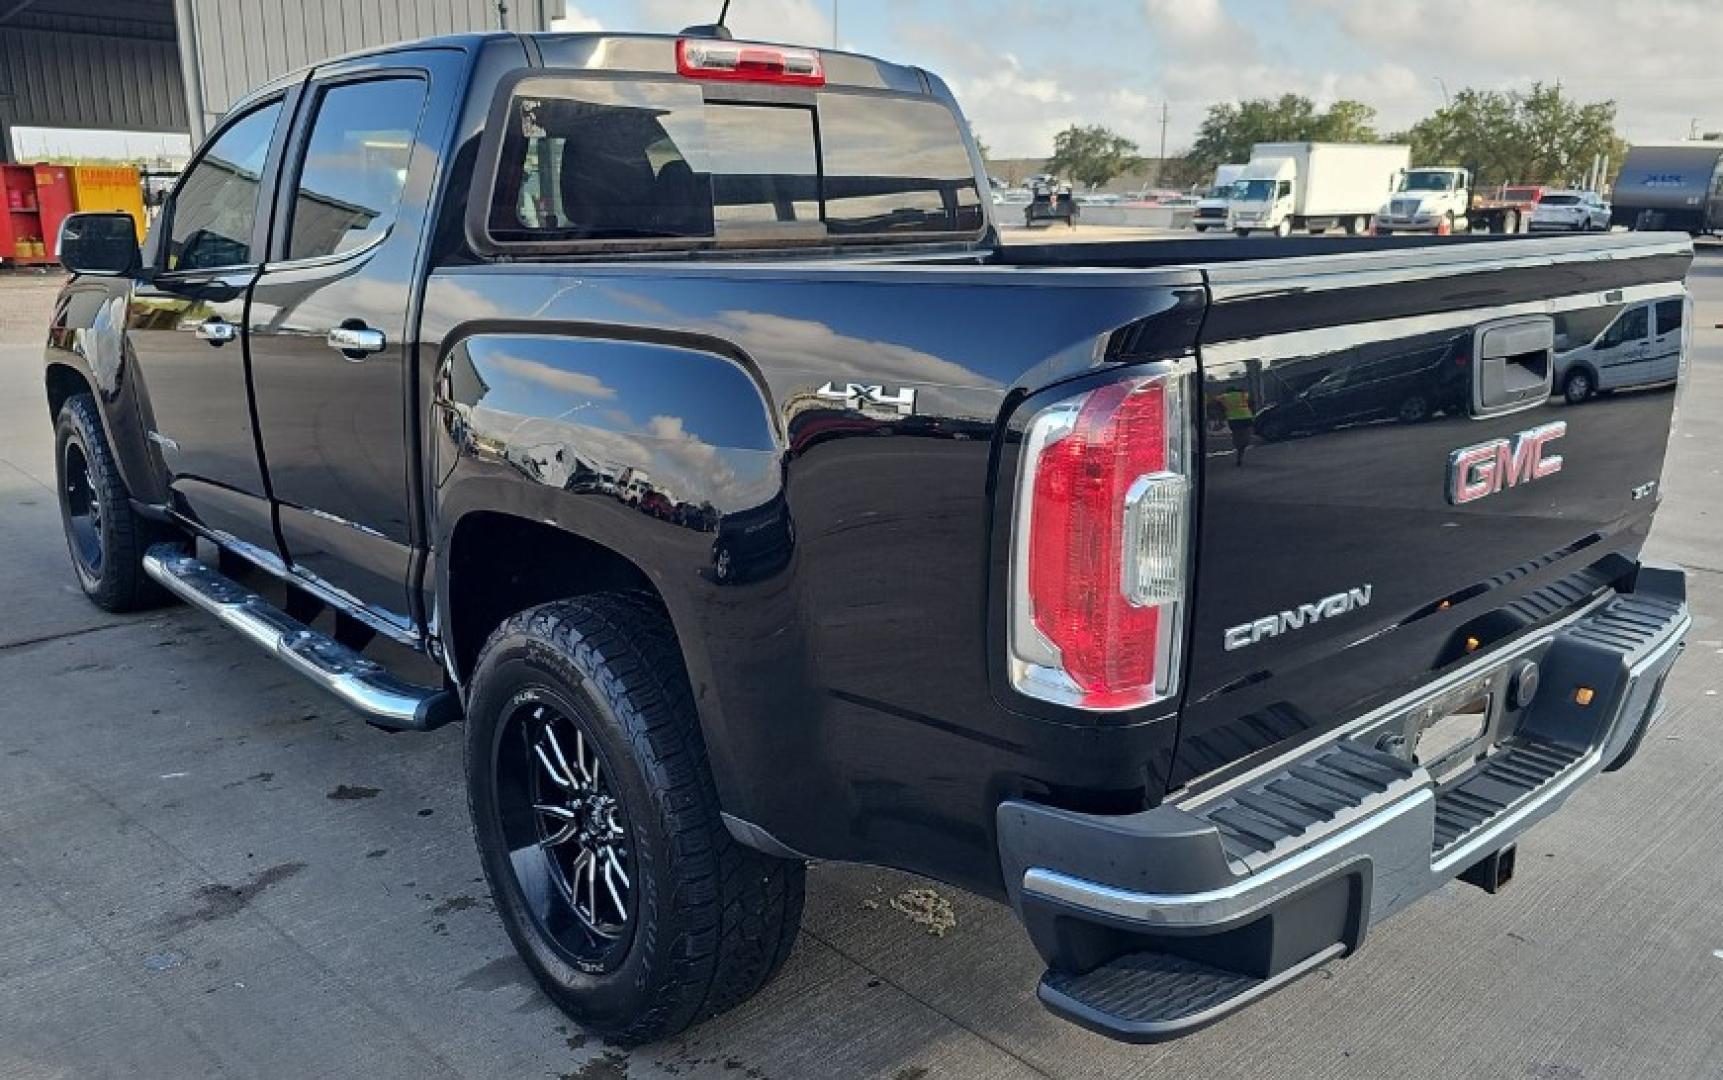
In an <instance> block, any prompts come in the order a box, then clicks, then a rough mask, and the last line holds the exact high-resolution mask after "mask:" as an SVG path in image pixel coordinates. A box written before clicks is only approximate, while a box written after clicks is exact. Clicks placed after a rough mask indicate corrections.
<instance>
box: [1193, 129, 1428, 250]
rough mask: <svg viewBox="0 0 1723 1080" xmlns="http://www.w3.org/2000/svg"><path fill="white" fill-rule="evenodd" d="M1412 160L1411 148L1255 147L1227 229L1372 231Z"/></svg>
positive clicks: (1370, 145)
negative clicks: (1384, 202)
mask: <svg viewBox="0 0 1723 1080" xmlns="http://www.w3.org/2000/svg"><path fill="white" fill-rule="evenodd" d="M1411 163H1412V149H1411V147H1408V146H1401V145H1397V144H1391V143H1308V142H1304V143H1257V144H1256V145H1255V146H1254V147H1252V148H1251V154H1250V164H1248V165H1246V166H1245V169H1244V173H1243V175H1242V176H1240V177H1239V179H1238V182H1237V183H1236V184H1235V185H1234V187H1233V200H1232V206H1231V208H1230V209H1229V211H1228V213H1227V225H1228V226H1229V227H1230V228H1231V229H1232V231H1233V232H1235V233H1237V234H1238V235H1240V236H1248V235H1249V234H1251V233H1253V232H1269V233H1273V234H1274V235H1276V236H1285V235H1287V234H1288V233H1290V232H1292V231H1293V230H1294V229H1303V230H1306V231H1308V232H1310V233H1312V234H1313V235H1314V234H1321V233H1324V232H1327V231H1328V230H1329V229H1345V230H1346V231H1347V232H1348V233H1352V234H1354V235H1359V234H1363V233H1366V232H1368V231H1369V230H1370V224H1371V219H1372V218H1373V217H1374V216H1375V215H1376V212H1377V211H1378V210H1380V209H1381V208H1382V203H1383V201H1384V200H1386V199H1387V198H1388V196H1389V194H1390V193H1392V192H1393V190H1394V186H1395V184H1396V182H1397V181H1398V180H1399V179H1400V174H1401V173H1403V172H1405V171H1406V168H1407V166H1409V165H1410V164H1411Z"/></svg>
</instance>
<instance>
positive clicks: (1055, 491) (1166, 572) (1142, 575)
mask: <svg viewBox="0 0 1723 1080" xmlns="http://www.w3.org/2000/svg"><path fill="white" fill-rule="evenodd" d="M1181 386H1182V384H1181V382H1180V381H1179V378H1178V377H1177V376H1154V377H1149V378H1136V379H1128V380H1124V381H1121V382H1116V383H1109V384H1107V385H1105V386H1102V387H1099V388H1097V389H1095V390H1092V391H1089V392H1088V393H1086V394H1083V395H1081V396H1080V397H1077V398H1073V399H1070V400H1067V401H1063V402H1059V403H1057V404H1055V405H1052V406H1049V407H1048V408H1046V409H1043V410H1042V411H1041V412H1039V413H1037V414H1036V415H1035V416H1034V417H1033V418H1032V419H1031V420H1030V422H1029V427H1028V430H1027V432H1026V437H1025V442H1024V456H1023V461H1022V466H1021V468H1022V473H1021V479H1020V482H1019V486H1018V503H1017V516H1016V521H1015V523H1014V525H1015V527H1014V532H1013V539H1012V545H1013V554H1012V596H1011V631H1010V633H1011V677H1012V682H1013V685H1015V686H1016V688H1017V689H1018V690H1020V691H1022V692H1023V693H1026V694H1029V695H1031V696H1034V697H1038V698H1042V699H1044V700H1048V701H1055V702H1059V703H1061V704H1068V705H1076V706H1079V707H1081V708H1086V709H1093V710H1106V711H1112V710H1119V709H1128V708H1134V707H1136V706H1139V705H1145V704H1149V703H1151V702H1154V701H1159V700H1161V699H1163V698H1166V697H1168V696H1169V695H1171V694H1172V693H1173V692H1174V691H1175V690H1176V688H1177V686H1176V681H1177V664H1178V643H1179V638H1180V634H1181V633H1182V623H1183V606H1184V596H1185V585H1186V582H1185V565H1186V548H1187V533H1188V531H1189V525H1188V523H1189V515H1190V490H1191V489H1190V482H1189V480H1188V478H1187V476H1186V468H1187V462H1186V458H1187V454H1186V450H1185V442H1186V431H1185V419H1184V416H1185V414H1184V407H1183V393H1182V389H1181Z"/></svg>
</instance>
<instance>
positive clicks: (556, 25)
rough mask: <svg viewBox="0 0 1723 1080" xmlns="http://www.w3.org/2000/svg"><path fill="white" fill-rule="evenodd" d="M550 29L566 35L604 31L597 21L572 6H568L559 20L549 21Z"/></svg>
mask: <svg viewBox="0 0 1723 1080" xmlns="http://www.w3.org/2000/svg"><path fill="white" fill-rule="evenodd" d="M550 28H551V29H552V30H556V31H559V32H561V33H568V34H590V33H592V32H594V31H596V30H603V29H604V27H603V26H602V25H601V24H600V23H599V21H598V20H597V19H595V18H593V17H592V16H590V15H587V14H585V13H584V12H582V11H581V10H580V9H579V8H577V7H575V6H574V5H573V4H569V5H568V6H567V7H566V8H565V9H564V11H563V13H562V15H561V16H560V17H559V18H555V19H552V20H551V21H550Z"/></svg>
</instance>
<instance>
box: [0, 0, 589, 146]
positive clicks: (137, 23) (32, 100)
mask: <svg viewBox="0 0 1723 1080" xmlns="http://www.w3.org/2000/svg"><path fill="white" fill-rule="evenodd" d="M562 6H563V0H505V2H502V3H499V2H498V0H0V161H6V160H9V157H8V155H9V154H10V152H11V146H12V138H11V131H12V128H13V127H22V126H28V127H44V128H95V129H106V130H117V131H180V132H186V133H188V134H190V135H191V137H192V141H193V143H196V142H198V141H199V140H201V139H202V138H203V134H204V132H205V131H206V130H207V128H208V127H209V126H210V125H211V124H213V123H214V122H215V121H216V120H217V119H218V118H219V117H220V116H221V115H222V113H224V112H226V111H227V108H228V106H230V105H231V104H232V103H233V102H234V101H236V100H238V99H239V98H240V97H241V96H242V95H244V94H245V92H246V91H247V90H249V89H251V88H252V87H255V86H257V85H259V84H260V83H263V82H265V81H266V80H268V79H270V78H272V77H274V76H276V75H280V74H282V73H283V72H287V71H291V70H293V69H294V68H298V67H303V66H305V65H307V64H311V63H315V62H317V61H318V60H323V59H326V58H328V57H331V56H338V55H340V54H341V53H345V52H351V51H353V50H354V49H360V48H365V47H368V46H373V45H381V44H384V43H386V42H390V41H400V40H403V39H408V38H419V37H429V36H431V35H433V34H448V33H456V32H461V31H470V30H496V29H499V28H503V27H506V28H508V29H511V30H542V29H544V28H545V27H546V26H548V25H549V22H550V20H551V18H552V17H554V16H556V15H558V14H560V13H561V11H562Z"/></svg>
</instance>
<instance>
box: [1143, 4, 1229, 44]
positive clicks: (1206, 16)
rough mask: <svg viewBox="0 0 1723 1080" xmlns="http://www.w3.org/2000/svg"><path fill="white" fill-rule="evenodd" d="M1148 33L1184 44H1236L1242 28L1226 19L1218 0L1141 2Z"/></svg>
mask: <svg viewBox="0 0 1723 1080" xmlns="http://www.w3.org/2000/svg"><path fill="white" fill-rule="evenodd" d="M1143 11H1144V13H1145V14H1146V15H1147V16H1148V19H1149V32H1150V33H1154V34H1160V35H1162V36H1164V37H1166V38H1168V39H1169V40H1171V41H1173V42H1176V43H1179V44H1184V45H1193V44H1209V43H1215V42H1227V41H1236V40H1238V39H1239V38H1240V37H1241V36H1242V35H1243V29H1244V28H1243V27H1242V26H1240V25H1239V24H1237V23H1235V22H1234V21H1233V20H1232V19H1231V18H1229V17H1228V15H1227V13H1226V9H1225V8H1223V7H1221V3H1220V0H1143Z"/></svg>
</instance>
